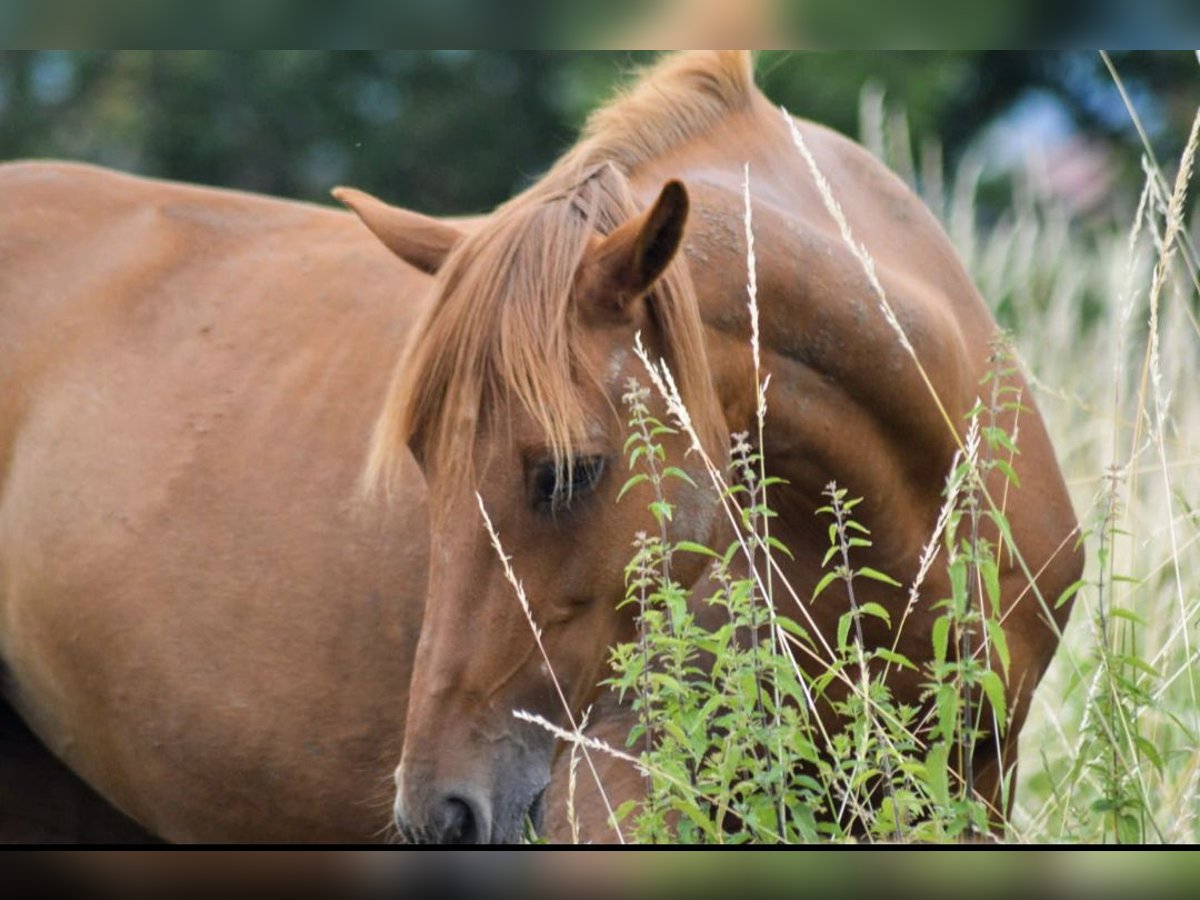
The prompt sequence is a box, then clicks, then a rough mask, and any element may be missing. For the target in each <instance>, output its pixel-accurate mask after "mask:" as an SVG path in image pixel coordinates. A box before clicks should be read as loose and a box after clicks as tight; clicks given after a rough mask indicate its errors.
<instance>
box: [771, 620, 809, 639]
mask: <svg viewBox="0 0 1200 900" xmlns="http://www.w3.org/2000/svg"><path fill="white" fill-rule="evenodd" d="M775 624H776V625H778V626H779V627H780V628H782V629H783V630H784V631H786V632H787V633H788V634H790V635H792V636H794V637H798V638H800V640H802V641H804V642H805V643H812V641H811V639H810V638H809V636H808V632H807V631H805V630H804V628H802V627H801V626H800V625H798V624H796V623H795V622H794V621H792V620H791V619H789V618H788V617H787V616H776V617H775Z"/></svg>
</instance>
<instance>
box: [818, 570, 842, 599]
mask: <svg viewBox="0 0 1200 900" xmlns="http://www.w3.org/2000/svg"><path fill="white" fill-rule="evenodd" d="M837 578H838V573H837V572H826V573H825V574H824V575H823V576H822V577H821V580H820V581H818V582H817V586H816V587H815V588H813V593H812V599H813V600H816V599H817V598H818V597H819V596H821V593H822V592H823V591H824V590H825V588H827V587H829V585H831V584H832V583H833V582H834V581H836V580H837Z"/></svg>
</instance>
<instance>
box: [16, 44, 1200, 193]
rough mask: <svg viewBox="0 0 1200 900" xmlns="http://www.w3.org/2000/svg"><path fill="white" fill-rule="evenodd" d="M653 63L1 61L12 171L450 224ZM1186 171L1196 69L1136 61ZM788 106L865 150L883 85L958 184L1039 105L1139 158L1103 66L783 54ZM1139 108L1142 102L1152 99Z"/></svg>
mask: <svg viewBox="0 0 1200 900" xmlns="http://www.w3.org/2000/svg"><path fill="white" fill-rule="evenodd" d="M652 58H653V54H649V53H644V52H642V53H636V52H607V53H606V52H583V51H508V50H461V51H424V50H422V51H384V50H288V51H257V50H248V51H196V50H187V51H168V50H153V51H114V50H81V51H42V50H37V51H31V50H5V51H0V158H5V159H11V158H18V157H62V158H69V159H78V160H87V161H93V162H98V163H101V164H105V165H110V166H115V167H117V168H122V169H126V170H130V171H135V172H139V173H142V174H148V175H157V176H161V177H168V178H176V179H182V180H187V181H195V182H200V183H207V184H214V185H222V186H226V187H238V188H243V189H247V190H255V191H263V192H267V193H272V194H279V195H285V196H292V197H299V198H304V199H310V200H324V199H325V198H326V197H327V196H328V190H329V188H330V187H332V186H334V185H336V184H339V183H346V184H353V185H355V186H358V187H361V188H364V189H366V190H369V191H372V192H375V193H377V194H379V195H381V196H383V197H386V198H388V199H389V200H391V201H393V202H397V203H401V204H404V205H407V206H411V207H414V208H417V209H421V210H425V211H428V212H433V213H450V212H472V211H479V210H483V209H487V208H490V207H491V206H493V205H495V204H496V203H498V202H499V201H501V200H503V199H504V198H506V197H508V196H510V195H511V194H512V193H513V192H514V191H515V190H518V189H519V188H521V187H522V186H524V185H525V184H527V183H528V181H529V180H530V179H532V178H535V177H536V176H537V175H538V174H539V173H540V172H541V171H542V170H543V169H544V168H545V167H546V166H547V165H548V164H549V162H550V161H551V160H552V159H553V158H554V157H555V156H557V155H558V154H559V153H560V152H561V151H562V150H563V149H564V148H565V147H567V146H569V145H570V143H571V142H572V140H573V139H574V135H575V133H576V130H577V128H578V126H579V125H580V123H581V122H582V120H583V118H584V117H585V116H586V114H587V112H588V111H589V110H591V109H592V108H593V107H594V106H595V105H596V104H597V103H599V102H601V101H602V99H603V98H604V96H605V95H606V94H607V93H608V92H609V91H610V90H611V89H612V86H613V84H614V83H616V82H619V81H620V80H621V79H622V78H623V77H624V76H625V75H626V74H627V73H628V71H629V70H630V69H631V68H633V67H635V66H636V65H637V64H639V63H642V62H645V61H647V60H649V59H652ZM1117 62H1118V64H1119V65H1120V66H1121V68H1122V71H1123V72H1124V73H1125V75H1126V76H1127V78H1128V79H1129V80H1130V83H1131V85H1132V86H1133V87H1134V88H1135V97H1147V98H1152V99H1153V105H1152V108H1151V109H1149V110H1148V112H1147V115H1148V119H1149V121H1150V122H1151V124H1152V126H1153V133H1154V135H1155V138H1156V140H1159V141H1162V142H1163V144H1164V148H1163V149H1164V150H1165V151H1166V153H1167V154H1168V155H1169V154H1170V153H1171V152H1172V151H1173V150H1175V149H1176V147H1177V145H1178V144H1180V143H1182V139H1183V134H1184V133H1185V132H1186V128H1187V126H1188V125H1189V124H1190V119H1191V116H1192V114H1193V112H1194V110H1195V103H1196V97H1197V94H1196V90H1195V85H1196V84H1197V83H1198V82H1200V78H1198V76H1200V67H1197V63H1196V58H1195V57H1194V56H1193V55H1192V54H1191V53H1144V54H1118V56H1117ZM757 64H758V69H759V78H760V81H761V83H762V84H763V85H764V88H765V89H766V91H767V93H768V95H769V96H771V97H772V99H774V100H776V101H777V102H780V103H783V104H785V105H786V106H787V107H788V108H789V109H791V110H792V111H793V112H795V113H797V114H798V115H802V116H807V117H809V118H813V119H816V120H818V121H821V122H824V123H826V124H828V125H830V126H832V127H834V128H836V129H838V130H840V131H843V132H845V133H847V134H850V135H851V136H856V135H857V130H858V115H859V106H860V104H859V98H860V95H861V93H862V91H863V88H864V86H865V85H867V84H873V85H876V86H878V87H880V88H882V89H883V90H884V91H885V92H886V96H887V100H888V103H889V104H892V105H893V106H894V107H896V108H902V109H905V110H906V111H907V113H908V115H909V118H910V121H911V126H912V133H913V134H914V135H916V136H920V137H929V136H932V137H936V138H937V139H938V140H939V141H940V142H941V143H942V145H943V146H944V148H945V159H946V160H947V162H948V164H953V162H954V160H955V159H956V158H957V156H958V155H960V154H961V153H962V152H963V151H964V150H965V149H966V148H967V147H969V146H970V145H971V142H972V141H973V140H975V139H976V138H977V136H978V135H979V134H980V133H981V130H982V129H984V128H985V127H987V126H988V125H989V124H990V123H992V122H994V121H996V120H997V117H999V116H1002V115H1003V114H1004V113H1005V112H1006V110H1008V109H1010V107H1012V105H1013V103H1014V102H1015V101H1016V100H1017V99H1018V98H1020V97H1021V96H1022V95H1024V94H1025V93H1027V92H1029V91H1031V90H1034V89H1040V90H1043V91H1048V92H1050V93H1051V94H1053V95H1054V96H1055V97H1056V98H1058V99H1059V100H1060V101H1061V103H1062V105H1063V107H1064V108H1065V109H1066V110H1068V112H1069V114H1070V116H1071V117H1072V118H1073V119H1074V120H1075V121H1076V122H1077V124H1078V125H1079V127H1080V128H1082V129H1084V130H1085V131H1087V132H1090V133H1093V134H1096V135H1099V136H1100V137H1101V138H1103V139H1104V140H1107V141H1112V142H1115V143H1117V144H1119V145H1123V146H1125V147H1126V148H1127V149H1126V157H1127V158H1128V159H1130V160H1132V162H1133V163H1134V164H1135V165H1136V160H1137V151H1136V145H1135V144H1133V142H1132V134H1131V132H1130V131H1129V129H1128V126H1127V120H1126V119H1125V118H1124V114H1123V111H1122V110H1121V108H1120V105H1119V100H1118V99H1117V98H1116V94H1115V91H1113V89H1112V85H1111V82H1109V81H1108V79H1107V75H1106V74H1105V73H1104V72H1103V69H1102V67H1101V64H1100V61H1099V59H1098V58H1097V57H1096V56H1095V54H1091V53H1078V52H1068V53H1019V52H1001V51H970V52H962V53H950V52H944V51H936V52H907V51H905V52H839V53H824V52H820V53H817V52H811V53H810V52H797V51H788V52H767V53H762V54H760V55H759V57H758V61H757ZM1136 92H1140V93H1136Z"/></svg>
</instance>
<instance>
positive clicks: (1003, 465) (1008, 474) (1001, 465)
mask: <svg viewBox="0 0 1200 900" xmlns="http://www.w3.org/2000/svg"><path fill="white" fill-rule="evenodd" d="M992 465H994V466H995V467H996V468H997V469H998V470H999V471H1000V473H1001V474H1002V475H1003V476H1004V477H1005V478H1007V479H1008V481H1009V482H1010V483H1011V484H1012V486H1013V487H1018V488H1019V487H1020V486H1021V479H1020V478H1018V477H1017V470H1016V469H1014V468H1013V467H1012V466H1010V465H1009V464H1008V462H1007V461H1005V460H1003V459H996V460H992Z"/></svg>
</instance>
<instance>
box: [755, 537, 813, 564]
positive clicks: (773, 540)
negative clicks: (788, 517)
mask: <svg viewBox="0 0 1200 900" xmlns="http://www.w3.org/2000/svg"><path fill="white" fill-rule="evenodd" d="M767 546H769V547H773V548H774V549H776V550H778V551H779V552H780V553H782V554H783V555H784V556H786V557H787V558H788V559H795V558H796V557H795V556H793V555H792V551H791V550H789V549H788V548H787V544H785V543H784V542H783V541H781V540H780V539H779V538H777V537H768V538H767ZM822 568H824V567H823V566H822Z"/></svg>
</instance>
